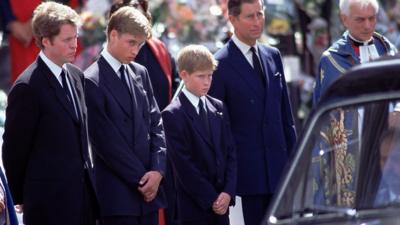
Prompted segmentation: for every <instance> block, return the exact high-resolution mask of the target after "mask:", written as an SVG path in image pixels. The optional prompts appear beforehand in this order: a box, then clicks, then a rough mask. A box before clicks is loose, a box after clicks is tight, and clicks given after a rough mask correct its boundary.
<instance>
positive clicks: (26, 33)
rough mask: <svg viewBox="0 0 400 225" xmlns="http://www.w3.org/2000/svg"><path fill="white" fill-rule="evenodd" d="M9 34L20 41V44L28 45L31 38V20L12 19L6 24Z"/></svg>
mask: <svg viewBox="0 0 400 225" xmlns="http://www.w3.org/2000/svg"><path fill="white" fill-rule="evenodd" d="M8 29H9V30H10V32H11V34H12V35H13V36H14V37H15V38H16V39H17V40H18V41H20V42H21V44H22V45H24V46H25V47H28V46H29V45H30V43H31V41H32V39H33V33H32V27H31V20H28V21H27V22H25V23H21V22H19V21H12V22H10V24H9V25H8Z"/></svg>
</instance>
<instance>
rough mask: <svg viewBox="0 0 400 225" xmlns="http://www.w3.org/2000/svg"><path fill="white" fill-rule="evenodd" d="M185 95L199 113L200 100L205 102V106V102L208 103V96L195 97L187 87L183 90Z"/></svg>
mask: <svg viewBox="0 0 400 225" xmlns="http://www.w3.org/2000/svg"><path fill="white" fill-rule="evenodd" d="M182 92H183V94H185V96H186V97H187V98H188V99H189V102H190V103H192V105H193V106H194V108H195V109H196V111H197V112H199V109H198V106H199V100H200V99H201V100H202V101H203V105H204V106H205V101H206V96H201V97H198V96H196V95H194V94H193V93H192V92H190V91H189V90H188V89H187V88H186V86H184V87H183V88H182Z"/></svg>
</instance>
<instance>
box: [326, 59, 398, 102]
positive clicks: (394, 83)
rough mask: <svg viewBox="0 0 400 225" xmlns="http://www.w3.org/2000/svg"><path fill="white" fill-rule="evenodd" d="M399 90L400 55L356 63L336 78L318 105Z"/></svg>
mask: <svg viewBox="0 0 400 225" xmlns="http://www.w3.org/2000/svg"><path fill="white" fill-rule="evenodd" d="M399 90H400V56H394V57H385V58H384V59H381V60H379V61H375V62H371V63H368V64H362V65H357V66H355V67H353V68H352V69H350V70H349V71H347V72H346V73H345V74H344V75H342V76H341V77H340V78H338V79H337V80H336V81H335V82H333V83H332V85H331V86H330V87H329V88H328V89H327V91H326V92H325V94H324V95H323V96H322V98H321V100H320V103H319V105H324V104H327V103H328V102H332V101H335V100H337V99H342V98H346V97H355V96H358V95H364V94H377V93H387V92H390V91H399Z"/></svg>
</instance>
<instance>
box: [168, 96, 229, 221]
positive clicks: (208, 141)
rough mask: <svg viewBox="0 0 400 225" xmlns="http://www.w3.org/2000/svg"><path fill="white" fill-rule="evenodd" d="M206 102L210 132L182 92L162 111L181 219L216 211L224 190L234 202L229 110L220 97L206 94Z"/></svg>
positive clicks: (202, 216) (190, 218)
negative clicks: (213, 207) (218, 198)
mask: <svg viewBox="0 0 400 225" xmlns="http://www.w3.org/2000/svg"><path fill="white" fill-rule="evenodd" d="M206 103H207V104H206V107H207V111H208V112H207V116H208V120H209V123H210V131H211V135H206V131H205V129H204V126H203V124H202V121H201V120H200V117H199V115H198V113H197V112H196V109H195V107H194V106H193V105H192V104H191V103H190V101H189V100H188V99H187V97H186V96H185V94H184V93H183V92H181V93H180V95H179V98H177V99H175V100H174V101H172V103H171V104H170V105H168V106H167V108H165V110H164V111H163V112H162V118H163V121H164V125H165V133H166V137H167V145H168V156H169V157H171V161H172V165H173V168H174V173H175V175H176V189H177V196H178V199H177V201H178V218H179V219H181V220H196V219H206V218H208V217H209V216H210V215H214V212H213V211H212V205H213V203H214V201H215V200H216V199H217V197H218V195H219V194H220V193H221V192H226V193H228V194H229V195H230V196H231V198H232V201H231V204H233V203H234V198H235V190H236V153H235V147H234V146H235V144H234V142H233V139H232V134H231V130H230V125H229V117H228V113H227V111H226V109H225V108H224V107H223V104H222V102H221V101H219V100H217V99H214V98H211V97H209V96H207V101H206Z"/></svg>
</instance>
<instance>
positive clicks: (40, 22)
mask: <svg viewBox="0 0 400 225" xmlns="http://www.w3.org/2000/svg"><path fill="white" fill-rule="evenodd" d="M64 24H70V25H72V26H75V27H78V26H80V17H79V15H78V14H77V13H76V12H75V11H74V10H73V9H71V8H70V7H69V6H66V5H63V4H60V3H56V2H42V3H41V4H40V5H38V6H37V7H36V9H35V10H34V11H33V18H32V29H33V36H34V37H35V43H36V45H37V46H38V47H39V48H40V49H44V46H43V44H42V40H43V38H49V39H50V41H53V38H54V37H55V36H57V35H58V34H59V33H60V29H61V26H62V25H64Z"/></svg>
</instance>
